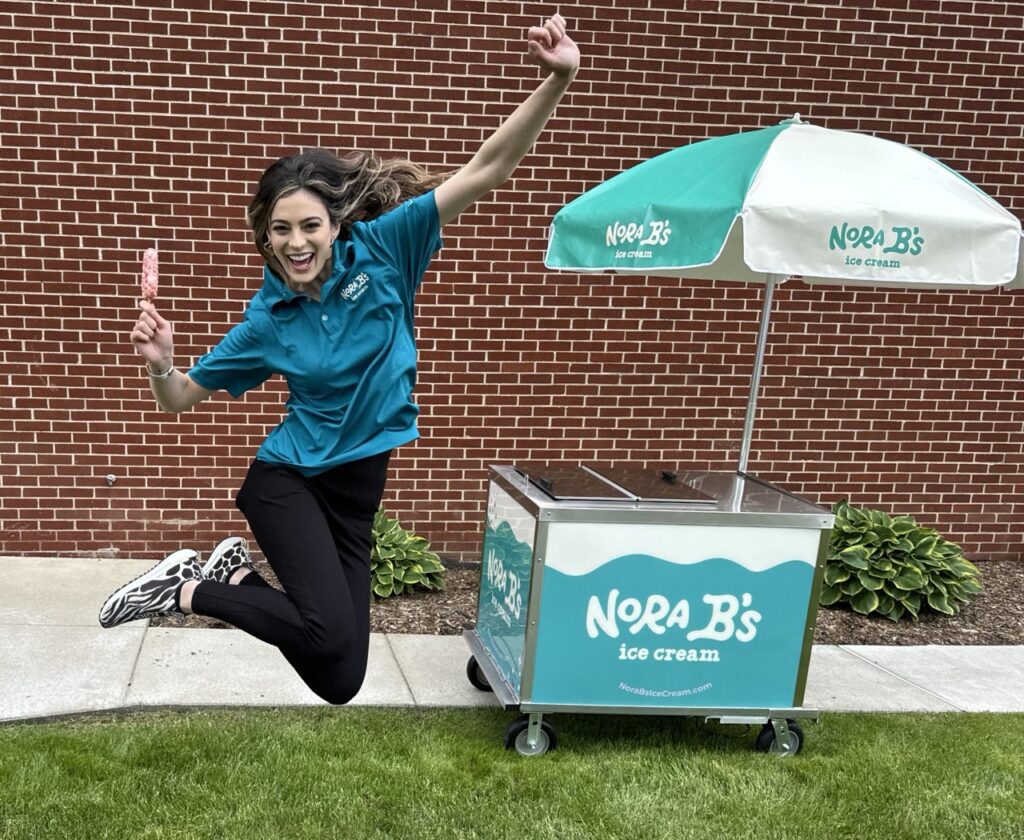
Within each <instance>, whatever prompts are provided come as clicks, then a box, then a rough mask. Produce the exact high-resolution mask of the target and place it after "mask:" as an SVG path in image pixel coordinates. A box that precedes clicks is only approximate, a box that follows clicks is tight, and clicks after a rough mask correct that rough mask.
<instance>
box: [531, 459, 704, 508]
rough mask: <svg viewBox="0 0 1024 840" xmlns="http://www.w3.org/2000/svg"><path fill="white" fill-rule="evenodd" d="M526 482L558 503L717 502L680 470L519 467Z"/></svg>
mask: <svg viewBox="0 0 1024 840" xmlns="http://www.w3.org/2000/svg"><path fill="white" fill-rule="evenodd" d="M514 469H515V471H516V472H518V473H519V474H520V475H521V476H523V478H525V479H526V480H527V481H529V482H530V484H532V485H533V486H534V487H536V488H538V489H540V490H542V491H543V492H544V493H545V494H546V495H548V496H550V497H551V498H552V499H554V500H555V501H607V502H630V503H633V502H697V503H699V504H712V505H713V504H715V503H716V501H717V500H716V499H715V498H714V497H712V496H709V495H708V494H707V493H702V492H701V491H700V490H698V489H696V488H695V487H693V486H691V485H690V484H688V483H687V482H686V481H684V480H683V479H682V477H681V475H680V473H679V472H677V471H676V470H658V469H647V468H642V467H607V466H598V467H590V466H586V465H580V466H573V465H571V464H517V465H516V466H515V467H514Z"/></svg>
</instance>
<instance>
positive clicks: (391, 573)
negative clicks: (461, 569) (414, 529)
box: [370, 508, 444, 598]
mask: <svg viewBox="0 0 1024 840" xmlns="http://www.w3.org/2000/svg"><path fill="white" fill-rule="evenodd" d="M370 571H371V574H372V575H373V577H372V579H371V581H370V587H371V589H372V591H373V594H374V595H376V596H377V597H378V598H389V597H391V596H392V595H401V594H402V593H403V592H410V591H411V590H412V589H413V588H415V587H417V586H419V587H423V588H424V589H433V590H440V589H444V566H442V565H441V558H440V557H438V556H437V555H436V554H435V553H434V552H433V551H431V550H430V543H429V542H427V540H425V539H424V538H423V537H419V536H416V535H415V534H410V533H409V532H408V531H406V530H405V529H404V528H403V527H402V526H401V525H399V524H398V520H397V519H392V518H391V517H390V516H388V515H387V514H386V513H385V512H384V508H381V509H380V510H378V511H377V514H376V516H374V518H373V551H372V552H371V554H370Z"/></svg>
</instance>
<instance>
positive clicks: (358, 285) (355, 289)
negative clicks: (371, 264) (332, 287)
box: [341, 271, 370, 301]
mask: <svg viewBox="0 0 1024 840" xmlns="http://www.w3.org/2000/svg"><path fill="white" fill-rule="evenodd" d="M369 282H370V275H369V274H367V273H366V272H365V271H360V272H359V274H357V275H356V279H355V280H353V281H352V282H351V283H349V284H348V285H347V286H346V287H345V288H344V289H342V290H341V296H342V297H343V298H345V300H347V301H354V300H359V298H360V297H362V294H363V292H365V291H366V287H367V285H368V284H369Z"/></svg>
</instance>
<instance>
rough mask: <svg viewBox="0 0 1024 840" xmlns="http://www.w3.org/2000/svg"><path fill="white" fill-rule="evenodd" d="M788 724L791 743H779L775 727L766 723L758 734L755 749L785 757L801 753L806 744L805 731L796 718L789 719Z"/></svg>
mask: <svg viewBox="0 0 1024 840" xmlns="http://www.w3.org/2000/svg"><path fill="white" fill-rule="evenodd" d="M786 726H787V728H788V729H789V744H786V745H783V744H781V743H779V739H778V736H777V735H776V733H775V727H774V726H772V725H771V724H770V723H766V724H765V725H764V727H763V728H762V729H761V732H760V733H759V734H758V736H757V741H756V742H755V743H754V749H755V750H756V751H757V752H764V753H772V754H773V755H778V756H783V757H786V756H791V755H796V754H797V753H799V752H800V750H802V749H803V746H804V731H803V729H801V728H800V724H798V723H797V722H796V721H795V720H787V721H786Z"/></svg>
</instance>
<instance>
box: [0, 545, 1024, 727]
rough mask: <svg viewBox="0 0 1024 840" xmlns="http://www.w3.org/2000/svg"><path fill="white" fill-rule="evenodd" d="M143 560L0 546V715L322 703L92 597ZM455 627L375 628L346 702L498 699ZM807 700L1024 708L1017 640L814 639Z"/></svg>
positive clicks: (292, 684)
mask: <svg viewBox="0 0 1024 840" xmlns="http://www.w3.org/2000/svg"><path fill="white" fill-rule="evenodd" d="M152 562H153V561H152V560H143V561H133V560H103V559H93V558H59V559H58V558H43V557H32V558H19V557H0V675H2V679H0V721H15V720H34V719H43V718H48V717H56V716H62V715H70V714H78V713H83V712H95V711H105V710H118V709H139V708H148V707H153V708H156V707H163V708H166V707H173V706H182V707H196V706H306V705H323V703H322V701H321V700H319V699H318V698H317V697H316V696H315V695H313V694H312V693H311V692H310V691H309V690H308V689H307V688H306V687H305V685H303V683H302V682H301V681H300V680H299V679H298V677H296V676H295V674H294V673H293V672H292V671H291V669H290V668H289V667H288V665H287V663H286V662H285V661H284V659H283V657H281V655H280V654H279V653H278V652H277V651H276V650H275V649H274V648H272V647H270V646H269V645H266V644H263V643H262V642H259V641H257V640H255V639H253V638H252V637H250V636H247V635H246V634H245V633H242V632H241V631H237V630H204V629H195V630H187V629H170V628H153V627H149V626H148V625H149V623H148V622H135V623H131V624H127V625H124V626H122V627H118V628H115V629H113V630H104V629H102V628H101V627H100V626H99V624H98V623H97V621H96V614H97V612H98V611H99V607H100V604H101V603H102V602H103V600H104V599H105V598H106V597H107V595H109V594H110V593H111V592H112V591H113V590H114V589H116V588H117V587H118V586H120V585H121V584H123V583H124V582H125V581H127V580H130V579H131V578H133V577H135V576H136V575H138V574H141V573H142V572H143V571H145V570H146V569H148V568H149V567H150V566H151V565H152ZM468 659H469V649H468V647H467V646H466V643H465V641H464V640H463V639H462V638H461V637H459V636H417V635H395V634H374V635H373V636H372V638H371V641H370V666H369V671H368V673H367V677H366V682H365V684H364V686H363V689H362V691H361V692H360V693H359V695H358V697H356V699H355V700H354V701H353V704H354V705H364V706H424V707H427V706H434V707H441V706H447V707H469V706H496V705H498V704H497V701H496V700H495V699H494V696H493V695H492V694H489V693H484V692H480V691H477V690H476V689H475V688H473V687H472V686H471V685H470V684H469V682H468V680H467V679H466V663H467V661H468ZM804 705H805V706H807V707H809V708H814V709H820V710H822V711H828V712H836V711H878V712H917V711H922V712H943V711H944V712H954V711H967V712H979V711H993V712H1024V646H1015V647H955V646H928V647H874V646H816V647H815V648H814V653H813V656H812V658H811V665H810V671H809V673H808V685H807V692H806V697H805V699H804Z"/></svg>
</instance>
